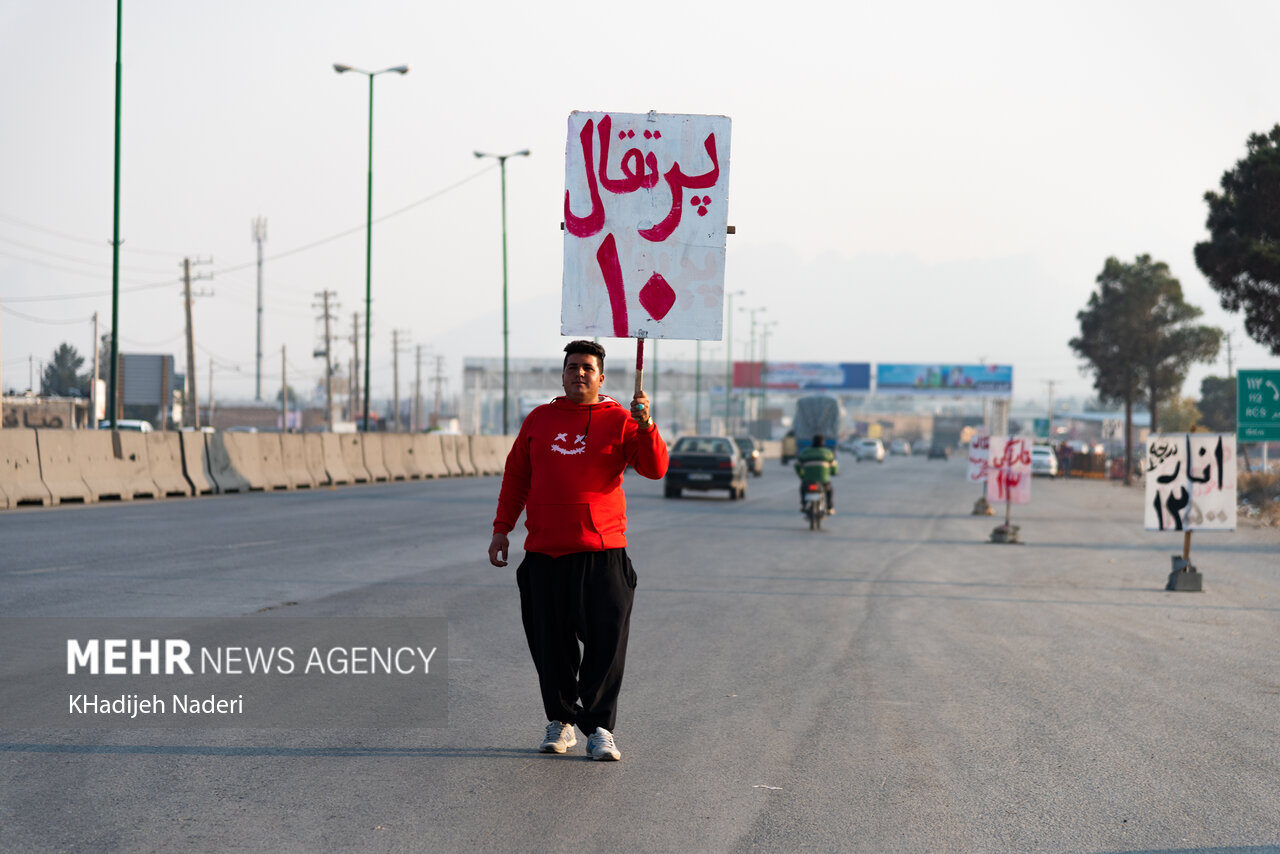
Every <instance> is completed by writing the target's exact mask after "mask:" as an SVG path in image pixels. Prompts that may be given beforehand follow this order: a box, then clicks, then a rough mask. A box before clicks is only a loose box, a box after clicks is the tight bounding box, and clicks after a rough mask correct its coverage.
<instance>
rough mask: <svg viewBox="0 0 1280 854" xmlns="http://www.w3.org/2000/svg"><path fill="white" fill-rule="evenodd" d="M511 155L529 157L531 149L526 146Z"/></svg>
mask: <svg viewBox="0 0 1280 854" xmlns="http://www.w3.org/2000/svg"><path fill="white" fill-rule="evenodd" d="M511 156H512V157H528V156H529V149H527V148H526V149H525V150H524V151H517V152H516V153H515V154H513V155H511Z"/></svg>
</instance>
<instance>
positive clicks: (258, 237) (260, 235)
mask: <svg viewBox="0 0 1280 854" xmlns="http://www.w3.org/2000/svg"><path fill="white" fill-rule="evenodd" d="M252 239H253V241H254V242H255V243H257V244H258V362H257V365H258V373H257V378H256V381H255V383H254V387H253V399H254V400H258V401H260V400H262V242H263V241H264V240H266V239H267V221H266V220H265V219H263V218H262V217H258V218H257V219H255V220H254V221H253V238H252Z"/></svg>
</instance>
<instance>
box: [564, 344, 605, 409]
mask: <svg viewBox="0 0 1280 854" xmlns="http://www.w3.org/2000/svg"><path fill="white" fill-rule="evenodd" d="M561 379H562V381H563V382H564V393H565V396H566V397H568V398H569V399H570V400H572V401H573V402H574V403H596V402H598V401H599V399H600V384H601V383H603V382H604V374H603V373H602V372H601V370H600V365H599V364H598V363H597V362H596V357H595V356H594V355H592V354H590V353H570V354H569V361H568V362H567V363H566V364H565V366H564V374H563V375H562V376H561Z"/></svg>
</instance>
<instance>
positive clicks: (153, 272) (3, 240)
mask: <svg viewBox="0 0 1280 854" xmlns="http://www.w3.org/2000/svg"><path fill="white" fill-rule="evenodd" d="M0 243H8V244H10V245H11V246H17V247H19V248H20V249H26V250H27V251H28V252H39V253H40V254H42V255H49V256H51V257H53V258H60V259H61V260H63V261H70V262H72V263H73V264H84V265H86V266H90V267H102V266H105V263H106V262H104V261H86V260H85V259H84V258H77V257H76V256H74V255H64V254H63V253H61V252H54V251H53V250H52V249H45V248H44V247H42V246H34V245H32V244H30V243H23V242H22V241H21V240H14V239H12V238H10V237H0ZM120 269H121V270H128V271H130V272H132V273H146V274H147V275H148V276H154V275H159V274H160V271H159V270H157V269H155V268H154V267H121V268H120Z"/></svg>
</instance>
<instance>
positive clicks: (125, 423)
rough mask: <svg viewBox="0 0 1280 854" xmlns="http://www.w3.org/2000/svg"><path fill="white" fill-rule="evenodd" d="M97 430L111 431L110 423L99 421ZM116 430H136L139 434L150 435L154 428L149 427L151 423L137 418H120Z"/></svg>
mask: <svg viewBox="0 0 1280 854" xmlns="http://www.w3.org/2000/svg"><path fill="white" fill-rule="evenodd" d="M98 429H99V430H110V429H111V422H110V421H99V422H98ZM116 429H117V430H136V431H138V432H141V433H151V432H153V431H154V430H155V428H154V427H152V426H151V422H150V421H142V420H140V419H137V418H121V419H120V426H119V427H117V428H116Z"/></svg>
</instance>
